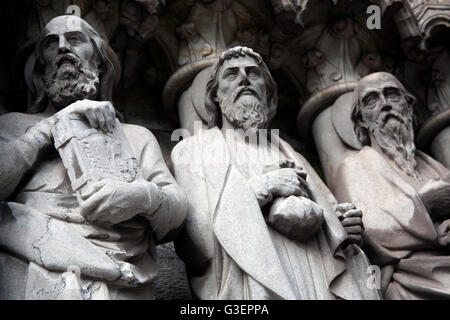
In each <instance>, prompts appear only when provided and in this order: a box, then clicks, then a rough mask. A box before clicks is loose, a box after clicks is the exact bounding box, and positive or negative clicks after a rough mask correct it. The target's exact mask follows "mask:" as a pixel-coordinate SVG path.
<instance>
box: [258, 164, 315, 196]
mask: <svg viewBox="0 0 450 320" xmlns="http://www.w3.org/2000/svg"><path fill="white" fill-rule="evenodd" d="M265 176H266V179H267V186H268V188H269V190H270V192H271V194H272V195H273V197H289V196H302V197H305V198H308V197H309V196H308V184H307V182H306V171H304V170H302V169H295V168H282V169H277V170H274V171H271V172H268V173H266V174H265Z"/></svg>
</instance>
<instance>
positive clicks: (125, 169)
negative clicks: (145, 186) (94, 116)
mask: <svg viewBox="0 0 450 320" xmlns="http://www.w3.org/2000/svg"><path fill="white" fill-rule="evenodd" d="M53 136H54V139H55V147H56V149H57V150H58V152H59V155H60V156H61V159H62V162H63V164H64V167H65V168H66V170H67V173H68V175H69V179H70V182H71V185H72V189H73V190H74V191H75V192H76V193H78V192H77V191H79V190H80V189H81V188H82V187H84V186H85V185H86V184H87V183H88V182H89V181H100V180H103V179H112V180H122V181H127V182H132V181H134V180H136V179H139V178H141V174H140V171H139V169H138V163H137V159H136V156H135V154H134V151H133V149H132V148H131V145H130V143H129V142H128V139H127V138H126V136H125V133H124V131H123V129H122V125H121V124H120V122H119V120H118V119H117V118H116V119H115V127H114V128H113V130H112V132H103V131H101V130H98V129H94V128H92V127H91V126H90V125H89V123H88V122H87V121H86V120H85V119H84V118H83V117H81V116H78V115H68V116H66V117H62V118H61V119H59V120H58V121H57V123H56V125H55V126H54V127H53Z"/></svg>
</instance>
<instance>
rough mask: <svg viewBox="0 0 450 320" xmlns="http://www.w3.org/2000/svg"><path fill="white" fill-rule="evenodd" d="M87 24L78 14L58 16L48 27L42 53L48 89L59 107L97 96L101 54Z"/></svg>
mask: <svg viewBox="0 0 450 320" xmlns="http://www.w3.org/2000/svg"><path fill="white" fill-rule="evenodd" d="M87 28H89V26H88V25H87V23H86V22H85V21H83V20H81V19H80V18H78V17H75V16H60V17H56V18H54V19H53V20H51V21H50V22H49V23H48V24H47V25H46V27H45V35H44V36H43V38H42V39H41V42H40V44H39V47H40V50H41V52H40V57H41V59H42V60H43V61H42V62H43V63H44V66H45V74H44V83H45V87H46V91H47V93H48V96H49V98H50V101H51V102H52V104H53V106H54V107H56V109H61V108H64V107H66V106H68V105H69V104H71V103H73V102H75V101H77V100H81V99H95V97H96V96H97V93H98V87H99V65H100V57H99V54H98V53H97V49H96V48H95V47H94V44H93V43H92V41H91V38H90V35H89V33H88V31H87V30H89V29H87Z"/></svg>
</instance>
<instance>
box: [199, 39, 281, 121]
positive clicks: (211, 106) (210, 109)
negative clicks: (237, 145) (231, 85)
mask: <svg viewBox="0 0 450 320" xmlns="http://www.w3.org/2000/svg"><path fill="white" fill-rule="evenodd" d="M239 57H250V58H253V59H254V60H255V61H256V62H257V64H258V65H259V66H260V67H261V69H262V76H263V78H264V82H265V83H266V89H267V106H268V108H269V112H268V117H267V119H268V121H270V120H271V119H272V118H273V117H274V116H275V113H276V110H277V102H278V94H277V84H276V83H275V81H274V80H273V78H272V75H271V74H270V71H269V68H268V67H267V65H266V64H265V63H264V61H263V59H262V58H261V56H260V55H259V54H258V53H256V52H255V51H253V50H252V49H250V48H247V47H240V46H238V47H234V48H231V49H228V50H226V51H224V52H222V54H221V55H220V57H219V61H217V62H216V63H215V64H214V66H213V67H212V68H213V70H212V73H211V76H210V78H209V80H208V82H207V84H206V96H205V108H206V112H207V114H208V117H209V119H207V121H208V126H209V127H213V126H215V125H221V122H222V117H221V115H222V113H221V110H220V107H219V105H218V103H217V89H218V87H219V71H220V68H221V67H222V65H223V64H224V62H225V61H226V60H230V59H235V58H239Z"/></svg>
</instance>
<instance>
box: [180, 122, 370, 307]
mask: <svg viewBox="0 0 450 320" xmlns="http://www.w3.org/2000/svg"><path fill="white" fill-rule="evenodd" d="M279 146H280V152H281V153H282V154H283V157H285V158H287V159H291V160H293V161H295V163H296V164H297V165H299V166H301V167H303V168H304V169H305V170H306V171H307V173H308V177H307V182H308V184H309V186H310V188H311V190H312V194H313V199H312V200H313V201H315V202H316V203H318V204H319V205H320V206H321V207H322V208H323V209H324V215H325V221H324V224H323V226H322V228H321V229H320V230H319V231H318V233H317V234H316V235H315V236H313V237H311V238H309V239H307V240H305V241H302V242H300V241H293V240H290V239H288V238H286V237H284V236H283V235H281V234H279V233H278V232H276V231H275V230H274V229H273V228H271V227H270V226H269V225H268V224H266V221H265V219H264V216H263V213H262V210H261V208H260V207H259V204H258V201H257V199H256V197H255V195H254V193H253V192H252V190H251V189H250V186H249V185H248V182H247V180H248V178H249V177H248V172H247V173H246V172H245V170H244V168H242V167H240V165H239V160H238V158H236V157H235V156H236V154H233V152H230V149H229V147H228V145H227V142H226V140H225V138H224V136H223V135H222V133H221V131H220V130H219V129H218V128H217V127H215V128H212V129H209V130H200V131H199V133H198V134H197V135H195V136H193V137H189V138H187V139H184V140H183V141H181V142H180V143H178V144H177V145H176V146H175V148H174V150H173V151H172V162H173V165H174V171H175V177H176V179H177V182H178V183H179V184H180V186H182V187H184V189H185V190H186V192H187V193H188V197H189V200H190V204H189V208H188V214H187V217H186V224H185V228H184V232H183V233H182V234H181V235H180V237H178V239H177V241H176V243H175V246H176V250H177V253H178V255H179V256H180V257H181V258H182V259H183V260H184V261H185V263H186V268H187V272H188V278H189V280H190V285H191V289H192V290H193V294H194V296H196V297H198V298H200V299H239V300H240V299H363V298H367V299H377V298H378V295H377V294H378V293H377V292H376V291H374V290H368V289H367V287H366V274H365V272H366V269H365V268H366V267H367V260H364V261H365V262H366V264H365V265H364V266H362V265H361V264H360V265H358V263H355V264H354V263H352V259H355V260H358V258H361V257H362V256H364V254H363V253H362V252H358V254H357V255H356V256H353V257H346V255H345V253H344V251H343V250H342V249H341V244H342V243H343V241H344V240H345V239H346V232H345V230H344V229H343V227H342V226H341V224H340V222H339V220H338V218H337V216H336V214H335V212H334V210H333V205H334V204H335V199H334V198H333V196H332V195H331V193H330V192H329V190H328V189H327V188H326V186H325V185H324V184H323V183H322V181H321V180H320V178H319V177H318V176H317V174H316V173H315V172H314V170H313V169H312V167H311V166H310V165H309V164H308V162H307V161H306V160H305V159H304V158H303V157H302V156H301V155H299V154H298V153H296V152H295V151H294V150H293V149H292V148H291V147H290V146H289V145H288V144H287V143H285V142H284V141H282V140H281V139H280V144H279ZM246 175H247V176H246ZM355 257H357V258H355ZM363 264H364V263H363ZM350 269H352V270H350Z"/></svg>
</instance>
